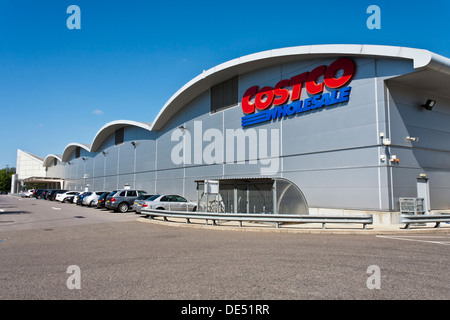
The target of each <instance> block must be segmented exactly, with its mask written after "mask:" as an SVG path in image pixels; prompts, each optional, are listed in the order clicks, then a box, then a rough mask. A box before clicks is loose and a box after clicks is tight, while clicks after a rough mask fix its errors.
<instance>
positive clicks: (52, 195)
mask: <svg viewBox="0 0 450 320" xmlns="http://www.w3.org/2000/svg"><path fill="white" fill-rule="evenodd" d="M66 191H67V190H59V189H53V190H52V191H50V192H49V193H48V195H47V200H51V201H54V200H55V198H56V195H57V194H59V193H64V192H66Z"/></svg>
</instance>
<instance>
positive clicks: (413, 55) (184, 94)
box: [62, 44, 450, 161]
mask: <svg viewBox="0 0 450 320" xmlns="http://www.w3.org/2000/svg"><path fill="white" fill-rule="evenodd" d="M339 55H341V56H364V57H380V58H390V59H406V60H412V61H413V66H414V68H415V69H421V68H425V67H426V68H429V69H432V70H436V71H439V72H442V73H444V74H447V75H450V59H448V58H446V57H443V56H440V55H438V54H435V53H432V52H430V51H428V50H424V49H415V48H408V47H396V46H381V45H359V44H343V45H342V44H334V45H311V46H297V47H289V48H281V49H274V50H268V51H263V52H259V53H254V54H250V55H246V56H243V57H240V58H236V59H233V60H230V61H227V62H225V63H222V64H220V65H218V66H216V67H213V68H211V69H209V70H206V71H203V73H201V74H200V75H198V76H197V77H195V78H194V79H192V80H191V81H189V82H188V83H186V84H185V85H184V86H183V87H181V88H180V89H179V90H178V91H177V92H176V93H175V94H174V95H173V96H172V97H171V98H170V99H169V100H168V101H167V103H166V104H165V105H164V106H163V107H162V109H161V110H160V112H159V113H158V115H157V116H156V118H155V120H154V122H153V123H146V122H139V121H131V120H117V121H112V122H109V123H107V124H105V125H104V126H103V127H102V128H100V130H99V131H98V132H97V134H96V135H95V137H94V140H93V142H92V144H91V145H86V144H80V143H71V144H69V145H67V147H66V148H65V149H64V153H63V156H62V161H67V160H68V158H69V156H70V154H71V153H72V152H73V150H74V148H76V147H78V146H79V147H82V148H83V149H85V150H87V151H89V152H96V151H98V150H99V148H100V146H101V144H102V142H103V141H104V140H105V139H106V138H107V137H108V136H109V135H110V134H112V133H113V132H114V131H115V130H117V129H119V128H121V127H126V126H137V127H140V128H143V129H146V130H149V131H158V130H161V129H162V128H163V126H164V125H165V124H166V123H167V122H168V121H169V120H170V118H172V117H173V116H174V115H175V114H176V113H177V112H178V111H179V110H181V109H182V108H183V107H184V106H185V105H186V104H187V103H188V102H189V101H191V100H192V99H194V98H195V97H197V96H198V95H200V94H201V93H203V92H204V91H206V90H208V89H209V88H210V87H211V86H213V85H216V84H218V83H220V82H222V81H225V80H227V79H229V78H231V77H233V76H236V75H239V74H243V73H246V72H251V71H254V70H257V69H260V68H264V67H269V66H271V65H275V64H280V63H286V62H290V61H294V60H295V61H298V60H306V59H316V58H321V57H329V56H339Z"/></svg>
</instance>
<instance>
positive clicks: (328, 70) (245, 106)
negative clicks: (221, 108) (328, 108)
mask: <svg viewBox="0 0 450 320" xmlns="http://www.w3.org/2000/svg"><path fill="white" fill-rule="evenodd" d="M339 70H343V74H342V75H341V76H340V77H339V78H335V77H336V73H337V72H338V71H339ZM355 71H356V66H355V63H354V62H353V60H351V59H348V58H341V59H338V60H336V61H334V62H333V63H331V64H330V65H329V66H328V67H327V66H326V65H322V66H319V67H317V68H315V69H313V70H312V71H311V72H304V73H301V74H299V75H296V76H294V77H292V78H290V79H286V80H281V81H280V82H278V83H277V84H276V85H275V88H272V87H269V86H266V87H264V88H262V89H259V87H258V86H253V87H250V88H248V89H247V91H245V93H244V96H243V97H242V100H241V106H242V111H243V112H244V113H246V114H249V113H253V112H255V110H256V109H259V110H265V109H267V108H269V107H270V106H272V105H274V106H279V105H282V104H285V103H286V102H288V101H289V98H290V99H291V101H296V100H299V99H300V96H301V91H302V87H303V83H304V84H305V89H306V91H307V92H308V93H309V94H312V95H315V94H319V93H322V92H323V89H324V87H325V86H327V87H328V88H331V89H336V88H340V87H342V86H344V85H346V84H347V83H348V82H350V80H351V79H352V78H353V76H354V75H355ZM321 77H323V81H322V82H318V81H319V79H320V78H321ZM288 87H292V89H291V90H290V91H289V90H288V89H286V88H288ZM252 101H253V102H252Z"/></svg>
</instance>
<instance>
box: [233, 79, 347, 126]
mask: <svg viewBox="0 0 450 320" xmlns="http://www.w3.org/2000/svg"><path fill="white" fill-rule="evenodd" d="M351 90H352V87H345V88H342V89H340V90H334V91H331V92H327V93H324V94H321V95H316V96H313V97H310V98H307V99H305V100H303V101H302V100H299V101H296V102H293V103H290V104H285V105H282V106H279V107H276V108H272V109H269V110H265V111H260V112H257V113H255V114H250V115H246V116H244V117H242V119H241V124H242V127H246V126H250V125H253V124H257V123H261V122H266V121H270V120H274V119H278V118H282V117H288V116H292V115H294V114H299V113H303V112H306V111H310V110H315V109H319V108H323V107H326V106H331V105H334V104H337V103H342V102H347V101H349V100H350V92H351Z"/></svg>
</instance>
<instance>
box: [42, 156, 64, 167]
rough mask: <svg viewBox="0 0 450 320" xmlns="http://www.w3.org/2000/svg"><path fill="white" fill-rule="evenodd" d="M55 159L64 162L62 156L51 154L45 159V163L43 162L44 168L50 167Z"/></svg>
mask: <svg viewBox="0 0 450 320" xmlns="http://www.w3.org/2000/svg"><path fill="white" fill-rule="evenodd" d="M53 159H57V160H59V161H62V156H61V155H59V154H58V155H57V154H49V155H48V156H46V157H45V159H44V162H42V166H43V167H48V166H49V165H50V164H51V163H52V161H53Z"/></svg>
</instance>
